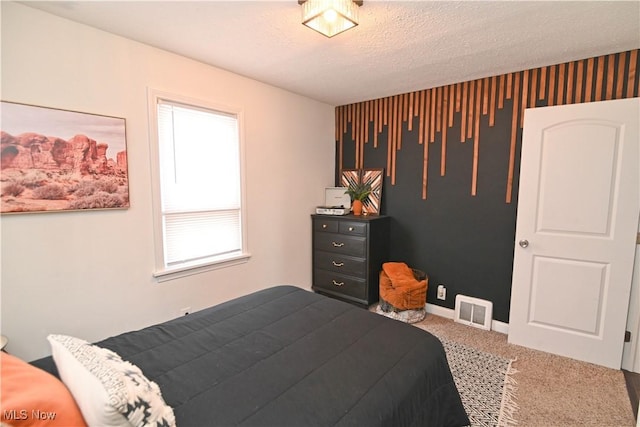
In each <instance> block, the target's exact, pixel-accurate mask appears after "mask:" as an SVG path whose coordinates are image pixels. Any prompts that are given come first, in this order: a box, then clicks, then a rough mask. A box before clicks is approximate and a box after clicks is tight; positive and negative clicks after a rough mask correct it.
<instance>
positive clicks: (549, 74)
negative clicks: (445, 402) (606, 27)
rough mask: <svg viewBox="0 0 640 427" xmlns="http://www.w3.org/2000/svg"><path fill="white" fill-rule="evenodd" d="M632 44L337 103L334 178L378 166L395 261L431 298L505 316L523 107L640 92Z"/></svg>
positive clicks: (506, 318) (639, 65)
mask: <svg viewBox="0 0 640 427" xmlns="http://www.w3.org/2000/svg"><path fill="white" fill-rule="evenodd" d="M638 52H639V51H638V50H632V51H628V52H621V53H616V54H611V55H604V56H599V57H595V58H588V59H585V60H580V61H573V62H568V63H564V64H556V65H550V66H547V67H541V68H536V69H532V70H524V71H519V72H515V73H509V74H504V75H501V76H491V77H486V78H483V79H478V80H474V81H469V82H462V83H455V84H451V85H448V86H442V87H438V88H430V89H425V90H421V91H417V92H412V93H406V94H400V95H394V96H390V97H387V98H381V99H375V100H370V101H364V102H360V103H356V104H349V105H343V106H339V107H336V185H338V183H339V176H340V171H341V170H342V169H358V168H384V169H385V181H384V185H383V190H382V204H381V212H382V213H383V214H386V215H389V216H391V217H392V219H391V243H390V244H391V248H390V254H391V258H392V260H394V261H403V262H406V263H407V264H409V265H410V266H412V267H415V268H418V269H420V270H424V271H426V272H427V274H428V275H429V290H428V294H427V301H428V302H429V303H432V304H437V305H441V306H444V307H449V308H453V307H454V302H455V295H456V294H459V293H461V294H465V295H470V296H473V297H477V298H483V299H487V300H490V301H493V304H494V314H493V317H494V319H496V320H500V321H503V322H508V321H509V304H510V299H511V273H512V268H513V250H514V240H515V225H516V213H517V212H516V209H517V196H518V177H519V169H520V144H521V140H522V125H523V118H524V111H525V109H526V108H535V107H545V106H552V105H564V104H573V103H582V102H594V101H604V100H612V99H621V98H631V97H637V96H639V80H640V79H639V70H640V58H639V55H638ZM440 283H443V284H445V286H446V287H447V299H446V300H445V301H440V300H438V299H436V292H435V291H436V287H437V285H438V284H440Z"/></svg>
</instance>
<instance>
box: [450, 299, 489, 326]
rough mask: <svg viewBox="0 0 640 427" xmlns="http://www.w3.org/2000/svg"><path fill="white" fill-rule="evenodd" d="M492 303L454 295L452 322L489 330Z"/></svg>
mask: <svg viewBox="0 0 640 427" xmlns="http://www.w3.org/2000/svg"><path fill="white" fill-rule="evenodd" d="M492 313H493V303H492V302H491V301H487V300H483V299H479V298H473V297H468V296H466V295H456V311H455V318H454V320H455V321H456V322H458V323H464V324H465V325H469V326H474V327H476V328H480V329H486V330H487V331H490V330H491V320H492V317H491V315H492Z"/></svg>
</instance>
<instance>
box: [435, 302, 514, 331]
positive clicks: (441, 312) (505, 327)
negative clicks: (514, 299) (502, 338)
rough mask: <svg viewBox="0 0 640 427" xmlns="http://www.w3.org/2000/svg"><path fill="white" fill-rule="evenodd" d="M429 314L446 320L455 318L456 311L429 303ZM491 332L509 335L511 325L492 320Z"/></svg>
mask: <svg viewBox="0 0 640 427" xmlns="http://www.w3.org/2000/svg"><path fill="white" fill-rule="evenodd" d="M427 313H431V314H435V315H436V316H440V317H444V318H445V319H453V318H454V317H455V311H454V310H453V309H452V308H447V307H441V306H439V305H435V304H429V303H427ZM491 330H492V331H496V332H500V333H501V334H505V335H508V334H509V324H508V323H504V322H501V321H499V320H492V321H491Z"/></svg>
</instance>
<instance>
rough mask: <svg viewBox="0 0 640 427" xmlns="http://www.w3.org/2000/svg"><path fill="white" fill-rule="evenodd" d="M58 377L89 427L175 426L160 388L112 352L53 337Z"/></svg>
mask: <svg viewBox="0 0 640 427" xmlns="http://www.w3.org/2000/svg"><path fill="white" fill-rule="evenodd" d="M47 340H49V344H51V353H52V356H53V360H54V361H55V363H56V367H57V368H58V372H59V373H60V378H61V379H62V381H63V382H64V383H65V385H66V386H67V388H69V390H70V391H71V394H73V397H74V399H75V400H76V403H77V404H78V407H79V408H80V411H81V412H82V416H83V417H84V419H85V420H86V421H87V424H88V425H89V426H101V427H111V426H113V427H130V426H136V427H142V426H157V425H161V426H167V427H170V426H173V427H175V424H176V421H175V417H174V414H173V409H171V408H170V407H169V406H167V404H166V403H165V402H164V399H162V395H161V393H160V388H159V387H158V385H157V384H156V383H154V382H153V381H149V380H148V379H147V378H146V377H145V376H144V374H143V373H142V371H141V370H140V368H138V367H137V366H135V365H133V364H131V363H129V362H127V361H124V360H122V358H121V357H120V356H119V355H118V354H116V353H114V352H113V351H111V350H108V349H106V348H102V347H98V346H96V345H92V344H89V343H88V342H86V341H84V340H81V339H79V338H74V337H70V336H66V335H49V336H48V337H47Z"/></svg>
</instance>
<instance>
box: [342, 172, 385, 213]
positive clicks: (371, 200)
mask: <svg viewBox="0 0 640 427" xmlns="http://www.w3.org/2000/svg"><path fill="white" fill-rule="evenodd" d="M383 182H384V169H343V170H342V171H341V173H340V185H341V186H342V187H349V186H350V185H357V184H360V183H365V184H370V185H371V193H370V194H369V196H368V197H367V198H366V199H365V200H364V201H363V202H362V213H363V214H365V215H370V214H371V215H379V214H380V204H381V202H382V184H383Z"/></svg>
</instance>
